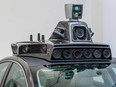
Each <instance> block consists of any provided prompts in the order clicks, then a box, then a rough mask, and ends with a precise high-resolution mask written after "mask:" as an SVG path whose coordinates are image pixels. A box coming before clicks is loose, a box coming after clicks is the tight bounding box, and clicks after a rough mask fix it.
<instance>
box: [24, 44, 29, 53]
mask: <svg viewBox="0 0 116 87" xmlns="http://www.w3.org/2000/svg"><path fill="white" fill-rule="evenodd" d="M28 51H29V47H28V46H27V45H25V46H23V47H22V52H23V53H27V52H28Z"/></svg>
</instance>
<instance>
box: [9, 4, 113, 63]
mask: <svg viewBox="0 0 116 87" xmlns="http://www.w3.org/2000/svg"><path fill="white" fill-rule="evenodd" d="M65 13H66V18H67V19H69V20H68V21H60V22H59V23H58V24H57V26H56V28H55V29H54V31H53V33H52V35H51V36H50V38H49V39H48V40H47V41H45V40H44V35H42V36H41V35H40V33H38V41H33V37H32V35H31V36H30V41H25V42H17V43H15V44H12V45H11V46H12V51H13V54H14V55H15V56H19V57H20V56H28V57H36V58H40V59H42V60H45V61H49V62H56V63H57V62H81V63H83V62H91V63H94V62H96V63H98V62H102V63H104V62H105V63H107V62H110V61H111V59H112V54H111V49H110V46H109V45H107V44H96V43H94V42H93V41H92V36H93V35H94V33H93V32H92V30H91V28H89V27H88V26H87V24H86V22H82V21H79V19H81V18H82V13H83V5H82V4H66V5H65ZM40 37H41V38H42V39H40Z"/></svg>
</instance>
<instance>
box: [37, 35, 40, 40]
mask: <svg viewBox="0 0 116 87" xmlns="http://www.w3.org/2000/svg"><path fill="white" fill-rule="evenodd" d="M37 40H38V41H39V42H40V33H38V35H37Z"/></svg>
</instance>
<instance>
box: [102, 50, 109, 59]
mask: <svg viewBox="0 0 116 87" xmlns="http://www.w3.org/2000/svg"><path fill="white" fill-rule="evenodd" d="M103 56H104V57H105V58H109V57H110V56H111V52H110V50H108V49H105V50H104V51H103Z"/></svg>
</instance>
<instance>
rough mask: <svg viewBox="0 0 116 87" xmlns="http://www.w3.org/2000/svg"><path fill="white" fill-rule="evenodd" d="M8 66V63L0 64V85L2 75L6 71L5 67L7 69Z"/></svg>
mask: <svg viewBox="0 0 116 87" xmlns="http://www.w3.org/2000/svg"><path fill="white" fill-rule="evenodd" d="M8 65H9V62H6V63H1V64H0V83H1V80H2V78H3V76H4V74H5V71H6V69H7V67H8Z"/></svg>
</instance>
